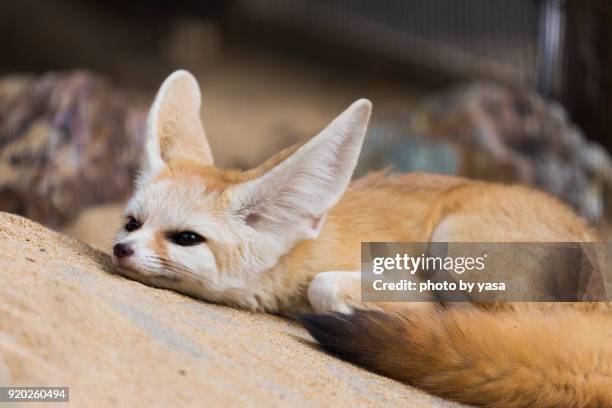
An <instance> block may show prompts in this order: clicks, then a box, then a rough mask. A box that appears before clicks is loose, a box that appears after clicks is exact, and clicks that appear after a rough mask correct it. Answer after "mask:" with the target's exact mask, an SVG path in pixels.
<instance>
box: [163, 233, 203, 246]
mask: <svg viewBox="0 0 612 408" xmlns="http://www.w3.org/2000/svg"><path fill="white" fill-rule="evenodd" d="M170 239H171V240H172V241H173V242H174V243H175V244H176V245H180V246H191V245H197V244H201V243H202V242H204V241H206V239H205V238H204V237H203V236H201V235H200V234H197V233H195V232H193V231H182V232H179V233H178V234H174V235H172V236H171V237H170Z"/></svg>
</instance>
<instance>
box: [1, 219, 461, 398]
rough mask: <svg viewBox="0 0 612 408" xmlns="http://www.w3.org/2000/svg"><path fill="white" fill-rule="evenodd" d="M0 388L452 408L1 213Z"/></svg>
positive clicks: (298, 334)
mask: <svg viewBox="0 0 612 408" xmlns="http://www.w3.org/2000/svg"><path fill="white" fill-rule="evenodd" d="M0 384H2V385H48V386H68V387H70V401H71V403H70V405H71V406H78V407H94V406H95V407H100V406H126V407H128V406H129V407H134V406H177V407H179V406H266V407H267V406H368V407H369V406H372V407H374V406H399V405H401V406H406V407H443V406H444V407H451V406H456V405H455V404H452V403H448V402H444V401H442V400H440V399H437V398H435V397H432V396H429V395H427V394H425V393H423V392H421V391H418V390H415V389H413V388H410V387H408V386H406V385H403V384H400V383H398V382H395V381H393V380H390V379H387V378H385V377H382V376H379V375H376V374H373V373H370V372H368V371H365V370H362V369H360V368H358V367H355V366H353V365H351V364H349V363H346V362H343V361H340V360H338V359H336V358H334V357H333V356H330V355H327V354H325V353H324V352H322V351H320V350H319V349H318V348H317V346H316V345H315V344H314V343H313V341H312V339H311V338H310V337H309V335H308V334H307V333H306V332H305V331H304V330H303V329H302V328H301V327H300V326H299V325H297V324H296V323H294V322H292V321H289V320H285V319H282V318H279V317H276V316H270V315H265V314H254V313H250V312H245V311H240V310H234V309H231V308H226V307H223V306H218V305H211V304H207V303H205V302H201V301H197V300H194V299H191V298H188V297H185V296H183V295H180V294H177V293H174V292H171V291H167V290H161V289H155V288H150V287H147V286H144V285H142V284H140V283H137V282H134V281H130V280H128V279H125V278H123V277H121V276H118V275H116V274H114V273H113V270H112V265H111V263H110V260H109V257H108V256H107V255H105V254H104V253H102V252H99V251H97V250H94V249H93V248H92V247H90V246H88V245H87V244H84V243H82V242H80V241H77V240H74V239H72V238H68V237H67V236H64V235H62V234H60V233H57V232H53V231H51V230H48V229H46V228H44V227H42V226H40V225H38V224H36V223H33V222H31V221H29V220H26V219H24V218H21V217H18V216H14V215H9V214H5V213H0ZM27 405H28V406H35V404H30V403H28V404H27ZM60 405H61V406H66V404H58V406H60ZM44 406H45V407H49V406H52V405H49V404H45V405H44Z"/></svg>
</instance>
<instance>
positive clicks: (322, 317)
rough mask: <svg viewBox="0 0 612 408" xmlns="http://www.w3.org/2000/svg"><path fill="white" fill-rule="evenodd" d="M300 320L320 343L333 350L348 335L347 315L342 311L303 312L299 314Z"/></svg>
mask: <svg viewBox="0 0 612 408" xmlns="http://www.w3.org/2000/svg"><path fill="white" fill-rule="evenodd" d="M298 321H299V322H300V323H301V324H302V325H303V326H304V327H305V328H306V330H308V333H310V335H311V336H312V337H314V339H315V340H316V341H317V342H319V344H321V345H322V346H323V347H325V348H327V349H330V350H331V351H333V349H334V348H335V346H336V345H337V343H338V342H339V341H340V340H341V339H342V338H343V337H345V336H346V330H347V325H348V321H347V316H346V315H342V314H340V313H325V314H303V315H300V316H298Z"/></svg>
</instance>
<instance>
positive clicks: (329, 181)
mask: <svg viewBox="0 0 612 408" xmlns="http://www.w3.org/2000/svg"><path fill="white" fill-rule="evenodd" d="M371 110H372V104H371V103H370V101H368V100H366V99H360V100H358V101H356V102H354V103H353V104H352V105H351V106H350V107H349V108H348V109H346V110H345V111H344V112H343V113H342V114H340V116H338V117H337V118H336V119H334V121H333V122H331V123H330V124H329V125H328V126H327V127H326V128H325V129H323V130H322V131H321V132H320V133H319V134H318V135H317V136H315V137H314V138H312V139H311V140H310V141H309V142H308V143H306V144H304V145H303V146H302V147H300V148H299V149H298V150H297V151H296V152H295V153H293V155H291V156H289V157H288V158H287V159H285V160H284V161H282V162H281V163H280V164H278V165H276V167H274V168H272V169H271V170H269V171H268V172H266V173H265V174H263V175H262V176H259V177H258V178H256V179H254V180H250V181H247V182H245V183H244V184H241V185H238V186H236V190H235V197H236V198H234V200H236V201H237V202H238V203H239V206H240V210H239V211H240V212H241V213H242V214H243V216H244V217H245V220H246V222H248V223H250V224H251V225H253V227H255V228H266V229H277V230H279V231H284V232H285V233H287V234H288V233H289V231H296V230H297V231H296V232H297V236H295V237H294V238H295V239H297V240H299V239H312V238H316V237H317V236H318V234H319V231H320V229H321V226H322V225H323V220H324V217H325V214H326V212H327V211H328V210H329V209H331V208H332V207H333V206H334V205H335V204H336V203H337V202H338V200H339V199H340V197H341V196H342V194H343V193H344V191H345V190H346V188H347V186H348V183H349V182H350V179H351V176H352V174H353V170H354V169H355V166H356V164H357V159H358V158H359V153H360V151H361V146H362V144H363V139H364V136H365V134H366V129H367V125H368V121H369V119H370V112H371Z"/></svg>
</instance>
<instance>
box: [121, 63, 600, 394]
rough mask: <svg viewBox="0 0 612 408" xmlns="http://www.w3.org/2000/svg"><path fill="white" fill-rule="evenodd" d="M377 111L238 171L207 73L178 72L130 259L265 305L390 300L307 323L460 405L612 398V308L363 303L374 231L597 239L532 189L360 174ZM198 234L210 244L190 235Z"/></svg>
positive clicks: (126, 234) (329, 340) (140, 197)
mask: <svg viewBox="0 0 612 408" xmlns="http://www.w3.org/2000/svg"><path fill="white" fill-rule="evenodd" d="M370 111H371V104H370V102H369V101H367V100H359V101H357V102H355V103H354V104H352V105H351V106H350V107H349V108H348V109H347V110H346V111H344V112H343V113H342V114H341V115H340V116H338V117H337V118H336V119H335V120H334V121H332V122H331V124H330V125H328V126H327V127H326V128H325V129H323V130H322V131H321V132H320V133H319V134H318V135H317V136H315V137H314V138H313V139H311V140H310V141H308V142H306V143H304V144H302V145H300V146H295V147H292V148H289V149H287V150H285V151H283V152H281V153H279V154H278V155H276V156H275V157H273V158H272V159H270V160H268V161H267V162H265V163H263V164H262V165H260V166H259V167H257V168H255V169H253V170H249V171H238V170H222V169H219V168H217V167H215V166H214V164H213V156H212V153H211V149H210V147H209V145H208V143H207V140H206V135H205V132H204V129H203V126H202V123H201V121H200V91H199V87H198V84H197V82H196V81H195V79H194V78H193V77H192V76H191V75H190V74H189V73H187V72H185V71H177V72H175V73H174V74H172V75H171V76H170V77H169V78H168V79H167V80H166V81H165V82H164V84H163V85H162V87H161V89H160V91H159V93H158V95H157V97H156V99H155V102H154V104H153V106H152V108H151V112H150V116H149V130H148V131H149V134H148V143H147V147H146V151H145V157H144V161H143V165H142V171H141V174H140V176H139V178H138V180H137V183H136V189H135V192H134V195H133V197H132V198H131V199H130V201H129V203H128V205H127V207H126V209H125V215H126V218H128V219H129V220H130V223H129V225H128V227H129V228H128V229H129V230H130V231H127V230H122V231H121V232H119V234H118V237H117V245H116V248H115V249H116V251H115V252H116V256H115V257H114V260H115V262H116V264H117V266H118V267H119V270H120V271H121V272H122V273H123V274H125V275H127V276H129V277H132V278H134V279H137V280H140V281H142V282H145V283H147V284H151V285H154V286H159V287H164V288H169V289H173V290H176V291H179V292H183V293H187V294H189V295H192V296H195V297H198V298H202V299H205V300H208V301H212V302H218V303H223V304H228V305H232V306H236V307H241V308H246V309H250V310H258V311H267V312H272V313H280V314H285V315H296V314H299V313H303V312H313V311H314V312H319V313H322V312H341V313H351V312H353V311H354V310H355V309H361V308H373V309H377V311H369V312H368V311H360V310H358V311H357V312H356V313H354V314H351V315H348V316H347V315H339V314H331V315H319V316H310V317H307V318H305V320H304V322H305V323H306V325H307V327H308V328H309V329H310V330H311V332H312V333H313V334H314V335H315V337H316V338H317V339H319V340H321V342H322V344H323V345H325V346H327V347H329V348H330V349H331V350H333V351H334V352H336V353H339V354H340V355H343V356H345V357H346V358H349V359H353V360H354V361H356V362H358V363H360V364H363V365H365V366H368V367H370V368H372V369H375V370H378V371H380V372H382V373H384V374H386V375H389V376H392V377H395V378H398V379H400V380H404V381H407V382H409V383H411V384H415V385H418V386H421V387H423V388H424V389H426V390H428V391H430V392H432V393H435V394H439V395H443V396H446V397H449V398H453V399H456V400H459V401H463V402H467V403H473V404H483V405H497V406H612V348H611V346H610V344H612V319H611V316H612V313H611V312H610V309H609V306H608V305H607V304H603V303H601V304H574V305H571V304H569V305H564V306H561V305H551V304H548V305H540V306H538V305H528V304H512V305H505V306H490V307H489V308H488V309H486V310H484V309H483V308H472V309H468V310H451V311H445V310H441V309H440V308H439V307H437V306H436V305H434V304H431V303H422V304H420V306H421V307H416V306H406V305H401V304H397V303H395V304H391V303H389V304H374V305H371V304H367V305H366V304H360V302H359V292H360V286H359V285H360V281H359V272H358V271H359V270H360V259H361V258H360V242H362V241H379V242H381V241H397V242H409V241H416V242H425V241H463V242H466V241H481V242H487V241H488V242H502V241H506V242H507V241H594V240H596V239H597V237H596V235H595V234H594V233H593V232H592V231H591V230H590V229H589V228H588V227H587V226H586V225H585V223H584V221H583V220H582V219H580V218H579V217H578V216H576V215H575V214H574V212H573V211H572V210H570V209H569V208H568V207H566V206H565V205H563V204H562V203H560V202H558V201H557V200H555V199H553V198H551V197H549V196H548V195H546V194H543V193H540V192H537V191H533V190H530V189H527V188H525V187H520V186H504V185H498V184H491V183H485V182H477V181H470V180H465V179H461V178H457V177H448V176H440V175H428V174H406V175H393V176H391V175H385V174H383V173H377V174H373V175H370V176H367V177H365V178H363V179H360V180H357V181H355V182H353V183H350V184H349V182H350V178H351V175H352V172H353V170H354V168H355V165H356V163H357V159H358V156H359V152H360V149H361V145H362V142H363V139H364V137H365V133H366V128H367V124H368V120H369V117H370ZM183 231H188V234H191V238H194V236H195V237H196V238H197V240H196V241H193V242H192V244H190V245H189V246H185V245H183V244H185V242H184V241H180V242H183V244H179V243H178V242H179V241H177V238H176V237H177V234H178V235H180V234H181V232H183ZM192 233H193V234H192ZM190 242H191V241H190ZM497 308H499V310H498V309H497ZM330 322H333V324H330ZM531 376H534V377H533V378H532V377H531Z"/></svg>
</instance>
